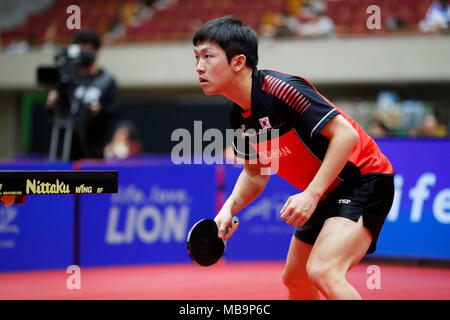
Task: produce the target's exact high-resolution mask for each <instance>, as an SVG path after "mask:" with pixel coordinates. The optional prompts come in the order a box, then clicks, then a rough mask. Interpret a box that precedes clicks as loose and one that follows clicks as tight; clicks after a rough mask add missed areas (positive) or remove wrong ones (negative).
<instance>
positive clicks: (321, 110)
mask: <svg viewBox="0 0 450 320" xmlns="http://www.w3.org/2000/svg"><path fill="white" fill-rule="evenodd" d="M281 85H283V87H281V88H278V87H274V89H272V92H270V93H271V94H273V95H275V96H276V97H277V98H279V99H280V100H281V103H282V104H283V106H284V108H287V110H288V113H289V115H290V118H293V119H294V121H295V122H296V124H298V125H299V127H301V128H304V130H305V132H306V133H307V134H308V135H309V136H311V137H314V136H315V135H317V134H318V133H319V132H320V130H322V128H323V127H324V126H325V125H326V124H327V123H328V122H329V121H330V120H331V119H333V118H334V117H335V116H337V115H338V114H339V111H338V110H337V109H336V108H335V107H334V105H333V104H332V103H331V102H330V101H328V100H327V99H326V98H324V97H323V96H322V95H321V94H320V93H319V92H318V91H317V90H316V89H315V88H314V86H313V85H312V84H310V83H309V82H308V81H307V80H305V79H303V78H300V77H296V76H292V77H289V78H288V79H286V81H281Z"/></svg>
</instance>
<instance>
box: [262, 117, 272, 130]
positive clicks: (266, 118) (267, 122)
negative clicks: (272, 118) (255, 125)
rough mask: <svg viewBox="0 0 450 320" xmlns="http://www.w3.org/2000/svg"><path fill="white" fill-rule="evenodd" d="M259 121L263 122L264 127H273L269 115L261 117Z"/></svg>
mask: <svg viewBox="0 0 450 320" xmlns="http://www.w3.org/2000/svg"><path fill="white" fill-rule="evenodd" d="M259 123H260V124H261V127H262V128H263V129H270V128H272V126H271V125H270V122H269V117H263V118H259Z"/></svg>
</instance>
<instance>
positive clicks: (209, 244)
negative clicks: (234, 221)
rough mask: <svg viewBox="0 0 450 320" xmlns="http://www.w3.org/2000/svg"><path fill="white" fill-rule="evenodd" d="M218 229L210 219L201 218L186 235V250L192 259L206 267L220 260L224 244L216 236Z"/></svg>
mask: <svg viewBox="0 0 450 320" xmlns="http://www.w3.org/2000/svg"><path fill="white" fill-rule="evenodd" d="M218 231H219V230H218V228H217V225H216V222H215V221H214V220H212V219H202V220H200V221H198V222H197V223H196V224H195V225H194V226H193V227H192V228H191V230H190V231H189V234H188V237H187V251H188V254H189V256H190V257H191V259H192V261H194V262H195V263H197V264H199V265H201V266H204V267H207V266H210V265H213V264H214V263H216V262H217V261H219V260H220V258H221V257H222V255H223V252H224V251H225V244H224V242H223V240H222V239H220V238H219V237H218V235H217V233H218Z"/></svg>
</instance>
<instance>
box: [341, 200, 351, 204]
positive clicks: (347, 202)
mask: <svg viewBox="0 0 450 320" xmlns="http://www.w3.org/2000/svg"><path fill="white" fill-rule="evenodd" d="M350 202H352V200H350V199H339V200H338V203H342V204H349V203H350Z"/></svg>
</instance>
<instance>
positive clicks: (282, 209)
mask: <svg viewBox="0 0 450 320" xmlns="http://www.w3.org/2000/svg"><path fill="white" fill-rule="evenodd" d="M289 203H291V197H289V198H288V199H287V201H286V202H285V203H284V206H283V208H281V211H280V215H282V214H283V213H284V211H285V210H286V209H287V207H288V206H289Z"/></svg>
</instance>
